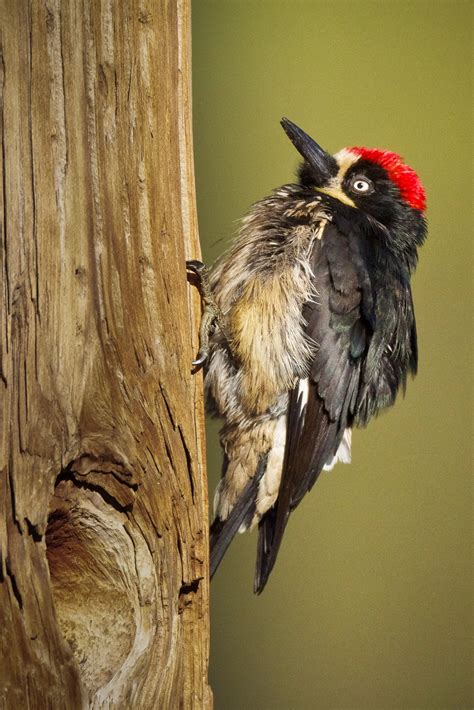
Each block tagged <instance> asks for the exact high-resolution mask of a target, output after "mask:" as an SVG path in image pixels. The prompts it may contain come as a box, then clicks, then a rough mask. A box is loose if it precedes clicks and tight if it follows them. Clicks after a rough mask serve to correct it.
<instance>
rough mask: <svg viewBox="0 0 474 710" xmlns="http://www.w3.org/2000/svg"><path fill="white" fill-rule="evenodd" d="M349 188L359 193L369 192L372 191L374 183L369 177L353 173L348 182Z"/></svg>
mask: <svg viewBox="0 0 474 710" xmlns="http://www.w3.org/2000/svg"><path fill="white" fill-rule="evenodd" d="M350 187H351V190H352V191H353V192H357V193H359V194H365V195H367V194H369V193H371V192H373V191H374V184H373V182H372V180H369V178H366V177H361V176H360V175H355V176H354V177H353V178H352V180H351V184H350Z"/></svg>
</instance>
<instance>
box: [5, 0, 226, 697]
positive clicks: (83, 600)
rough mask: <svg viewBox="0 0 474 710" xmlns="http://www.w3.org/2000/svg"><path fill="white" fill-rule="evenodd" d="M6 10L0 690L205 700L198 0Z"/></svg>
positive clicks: (18, 0) (56, 0) (15, 0)
mask: <svg viewBox="0 0 474 710" xmlns="http://www.w3.org/2000/svg"><path fill="white" fill-rule="evenodd" d="M0 27H1V30H0V31H1V53H2V58H1V61H0V70H1V77H0V86H1V90H2V104H1V115H0V119H1V137H2V176H3V188H2V191H1V193H2V206H1V210H0V215H1V221H2V233H1V242H0V243H1V251H0V255H1V281H0V319H1V320H0V333H1V335H0V399H1V402H0V407H1V409H0V431H1V436H2V439H1V448H0V552H1V559H0V625H1V632H0V654H1V659H2V660H1V663H0V707H7V708H23V707H30V708H43V707H44V708H79V707H82V706H85V707H134V708H155V707H156V708H168V707H170V708H175V707H185V708H200V707H204V708H207V707H210V706H211V705H212V700H211V694H210V691H209V688H208V684H207V663H208V646H209V620H208V598H209V586H208V538H207V493H206V485H205V483H206V481H205V469H204V435H203V431H204V429H203V405H202V378H201V376H200V375H199V376H197V377H193V376H192V375H191V372H190V363H191V360H192V357H193V354H194V352H195V351H196V332H197V322H198V318H199V300H198V297H197V295H196V294H195V293H193V292H192V291H191V289H190V288H189V287H188V286H187V284H186V275H185V259H186V258H199V244H198V237H197V226H196V211H195V194H194V174H193V160H192V129H191V105H190V104H191V98H190V38H189V33H190V26H189V6H188V2H187V0H179V1H176V0H151V1H150V2H147V3H144V2H138V1H135V0H132V1H131V2H118V1H112V0H96V1H87V0H84V1H83V2H81V0H75V1H74V0H48V1H40V0H38V1H35V0H30V1H28V0H2V3H1V25H0Z"/></svg>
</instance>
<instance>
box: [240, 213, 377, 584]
mask: <svg viewBox="0 0 474 710" xmlns="http://www.w3.org/2000/svg"><path fill="white" fill-rule="evenodd" d="M360 244H361V242H360V239H359V238H358V235H357V234H354V233H352V232H351V231H350V226H349V225H348V228H347V232H346V233H344V232H343V231H341V230H339V229H337V228H336V226H335V225H334V224H329V225H328V226H327V227H326V229H325V231H324V235H323V238H322V240H321V241H317V242H316V243H315V245H314V248H313V252H312V255H311V268H312V272H313V274H314V283H315V287H316V291H317V296H316V298H315V302H311V303H307V304H306V305H305V307H304V315H305V320H306V322H307V327H306V332H307V334H308V337H309V338H311V339H312V340H313V342H314V343H315V344H316V351H315V355H314V359H313V362H312V365H311V372H310V376H309V378H308V382H307V385H306V386H307V398H306V396H305V397H304V396H303V394H302V392H301V388H299V387H296V388H295V390H293V391H292V392H291V393H290V398H289V406H288V418H287V434H286V449H285V460H284V463H283V472H282V478H281V483H280V490H279V494H278V499H277V501H276V503H275V505H274V506H273V508H272V509H271V510H269V511H268V512H267V513H266V514H265V515H264V517H263V518H262V520H261V521H260V524H259V539H258V549H257V565H256V572H255V583H254V589H255V592H256V593H260V592H261V591H262V590H263V588H264V586H265V584H266V582H267V580H268V577H269V575H270V572H271V571H272V568H273V565H274V564H275V560H276V557H277V554H278V550H279V547H280V543H281V540H282V537H283V533H284V530H285V527H286V524H287V522H288V518H289V516H290V513H291V511H292V510H294V508H296V506H297V505H298V503H299V502H300V501H301V499H302V498H303V496H304V495H305V493H306V492H307V491H309V490H310V488H311V487H312V486H313V485H314V483H315V481H316V479H317V478H318V476H319V474H320V472H321V470H322V468H323V466H324V465H325V464H326V463H327V462H328V461H330V460H331V458H332V456H333V455H334V454H335V453H336V451H337V449H338V446H339V444H340V442H341V439H342V436H343V434H344V430H345V429H346V427H347V426H351V424H352V421H353V417H354V412H355V407H356V401H357V396H358V392H359V384H360V380H361V369H362V364H363V361H364V358H365V355H366V353H367V350H368V347H369V343H370V339H371V335H372V332H373V328H374V325H375V315H374V300H373V295H372V286H371V282H370V277H369V274H368V271H367V268H366V265H365V263H364V257H363V255H362V254H361V251H360ZM305 399H306V402H305Z"/></svg>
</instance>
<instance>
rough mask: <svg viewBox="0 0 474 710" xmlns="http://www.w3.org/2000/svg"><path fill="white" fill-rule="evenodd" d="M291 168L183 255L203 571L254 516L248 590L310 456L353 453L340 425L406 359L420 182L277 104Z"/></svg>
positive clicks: (276, 539)
mask: <svg viewBox="0 0 474 710" xmlns="http://www.w3.org/2000/svg"><path fill="white" fill-rule="evenodd" d="M281 124H282V126H283V129H284V130H285V132H286V134H287V136H288V137H289V139H290V140H291V142H292V143H293V145H294V146H295V148H296V149H297V150H298V151H299V153H300V154H301V156H302V157H303V162H302V164H301V166H300V168H299V173H298V182H296V183H292V184H288V185H283V186H282V187H279V188H277V189H276V190H274V191H273V193H272V194H271V195H270V196H268V197H265V198H264V199H263V200H261V201H260V202H257V203H256V204H255V205H254V206H253V207H252V208H251V210H250V212H249V214H248V215H247V216H246V217H245V218H244V220H243V222H242V226H241V229H240V232H239V235H238V237H237V239H236V240H235V242H234V243H233V245H232V246H231V248H230V250H229V251H228V252H227V253H226V254H225V255H224V256H223V257H222V258H221V259H220V261H219V262H218V263H217V265H216V266H215V267H214V268H213V269H212V270H210V271H209V272H208V271H207V269H206V267H204V265H202V264H201V263H200V262H188V269H189V271H190V272H191V273H193V274H194V278H195V280H196V281H197V284H198V285H199V286H200V288H201V293H202V295H203V300H204V303H205V312H204V316H203V322H202V327H201V348H200V351H199V354H198V357H197V359H196V360H195V361H194V365H195V366H197V367H199V366H201V365H202V364H205V366H206V374H205V384H206V394H207V402H208V405H209V407H210V409H211V411H212V412H213V413H214V414H216V415H218V416H220V417H223V419H224V426H223V428H222V430H221V433H220V438H221V443H222V446H223V449H224V464H223V471H222V478H221V480H220V483H219V485H218V486H217V490H216V493H215V501H214V505H215V519H214V522H213V524H212V526H211V575H212V574H213V573H214V572H215V570H216V568H217V566H218V564H219V562H220V561H221V559H222V556H223V555H224V553H225V551H226V549H227V547H228V546H229V544H230V542H231V540H232V538H233V537H234V535H235V533H236V532H237V531H238V530H239V531H244V530H246V529H248V528H252V527H253V526H255V525H257V524H258V547H257V564H256V572H255V583H254V591H255V592H256V593H260V592H261V591H262V590H263V588H264V586H265V584H266V582H267V580H268V577H269V575H270V572H271V570H272V568H273V566H274V564H275V560H276V556H277V553H278V550H279V547H280V544H281V540H282V537H283V533H284V530H285V527H286V524H287V522H288V518H289V515H290V513H291V512H292V511H293V510H294V508H296V506H297V505H298V503H299V502H300V501H301V499H302V498H303V496H304V495H305V493H306V492H307V491H309V490H310V489H311V488H312V486H313V485H314V483H315V481H316V480H317V478H318V476H319V474H320V473H321V471H322V470H330V469H332V468H333V466H334V465H335V464H336V463H337V462H338V461H340V462H343V463H349V462H350V459H351V431H352V427H354V426H365V425H366V424H367V422H368V421H369V419H370V418H371V417H372V416H374V415H376V414H377V413H378V412H379V411H380V410H381V409H383V408H384V407H388V406H390V405H392V404H393V403H394V401H395V398H396V395H397V392H398V390H399V389H400V387H401V388H402V389H403V388H404V387H405V384H406V379H407V375H408V373H411V374H415V373H416V369H417V338H416V326H415V315H414V310H413V300H412V294H411V288H410V277H411V274H412V272H413V270H414V268H415V266H416V262H417V248H418V247H419V246H421V245H422V244H423V241H424V239H425V235H426V222H425V218H424V215H423V213H424V209H425V193H424V190H423V187H422V185H421V182H420V180H419V178H418V177H417V175H416V173H415V172H414V171H413V170H412V169H411V168H409V167H408V166H407V165H405V164H404V163H403V161H402V159H401V158H400V156H399V155H397V154H395V153H392V152H389V151H386V150H378V149H367V148H360V147H356V148H344V149H343V150H341V151H339V152H338V153H336V154H335V155H334V156H332V155H330V154H329V153H327V152H326V151H325V150H323V149H322V148H321V147H320V146H319V145H318V144H317V143H316V142H315V141H314V140H313V139H312V138H311V137H310V136H309V135H307V134H306V133H305V132H304V131H303V130H301V129H300V128H299V127H298V126H296V125H295V124H294V123H292V122H291V121H289V120H288V119H286V118H284V119H282V121H281Z"/></svg>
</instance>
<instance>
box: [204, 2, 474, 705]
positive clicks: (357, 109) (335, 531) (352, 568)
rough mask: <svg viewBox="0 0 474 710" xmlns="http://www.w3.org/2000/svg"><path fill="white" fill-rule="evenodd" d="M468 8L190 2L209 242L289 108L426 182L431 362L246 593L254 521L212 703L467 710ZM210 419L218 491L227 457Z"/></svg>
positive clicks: (274, 149)
mask: <svg viewBox="0 0 474 710" xmlns="http://www.w3.org/2000/svg"><path fill="white" fill-rule="evenodd" d="M472 7H473V6H472V4H471V3H468V2H454V1H450V2H439V1H438V2H437V1H436V0H435V1H434V2H424V1H423V2H418V1H412V2H395V1H392V2H388V1H380V2H366V1H357V0H355V1H352V2H342V1H339V2H337V1H333V2H322V1H320V0H313V1H312V2H310V1H307V2H303V1H301V2H299V1H297V0H293V1H290V0H287V1H286V2H283V1H278V0H267V1H262V0H261V1H260V2H258V1H257V0H254V1H247V2H243V1H242V2H238V1H234V2H231V1H230V0H227V1H224V0H215V1H211V0H195V2H193V8H192V10H193V81H194V98H193V101H194V107H193V110H194V140H195V158H196V175H197V195H198V210H199V226H200V234H201V241H202V245H203V252H204V257H205V259H206V260H207V261H208V262H209V261H212V260H214V258H215V257H217V256H218V254H220V253H221V252H222V251H223V250H224V249H225V247H226V245H227V244H228V243H229V240H230V239H231V237H232V235H233V234H234V233H235V231H236V229H237V227H238V224H237V220H238V219H239V218H240V217H241V216H242V215H243V214H244V213H245V211H246V210H247V209H248V206H249V205H250V204H251V203H252V202H254V201H255V200H257V199H259V198H261V197H263V196H264V195H265V194H267V193H268V192H269V191H270V190H271V189H272V188H274V187H276V186H278V185H280V184H282V183H284V182H288V181H291V180H292V178H293V175H294V170H295V167H296V164H297V154H296V152H295V150H294V149H293V148H292V146H291V145H290V143H289V141H288V140H287V139H286V137H285V135H284V133H283V131H282V130H281V128H280V126H279V119H280V117H281V116H284V115H286V116H288V117H289V118H291V119H292V120H293V121H295V122H296V123H298V124H299V125H300V126H302V127H303V128H304V129H305V130H307V131H308V132H309V133H310V134H311V135H312V136H313V137H314V138H315V139H316V140H317V141H318V142H319V143H321V145H323V147H325V148H326V149H328V150H330V151H331V152H335V151H336V150H338V149H339V148H341V147H343V146H345V145H367V146H369V147H385V148H389V149H391V150H395V151H397V152H399V153H401V154H402V155H403V156H404V157H405V159H406V161H407V162H408V163H409V164H410V165H412V166H413V167H414V168H415V169H416V170H417V172H418V173H419V175H420V176H421V178H422V180H423V182H424V184H425V187H426V190H427V196H428V212H427V215H428V219H429V239H428V242H427V244H426V246H425V247H424V248H423V249H422V250H421V253H420V264H419V268H418V270H417V273H416V275H415V278H414V298H415V305H416V313H417V320H418V332H419V345H420V364H419V375H418V377H417V378H416V379H415V380H414V381H412V382H410V383H409V385H408V391H407V395H406V398H405V399H403V397H400V398H399V400H398V401H397V403H396V406H395V407H394V408H393V409H392V410H391V411H389V412H388V413H385V414H384V415H382V416H381V417H379V419H377V420H376V421H373V422H371V423H370V424H369V427H368V428H367V429H366V430H363V431H357V432H356V433H355V435H354V441H353V463H352V465H350V466H343V465H338V466H337V467H336V468H335V469H334V470H333V471H332V472H331V473H325V474H324V475H322V476H321V478H320V479H319V481H318V483H317V485H316V486H315V488H314V489H313V491H312V492H311V493H310V494H309V495H308V496H306V498H305V499H304V501H303V502H302V504H301V505H300V507H299V508H298V509H297V511H296V512H295V513H294V514H293V515H292V517H291V519H290V523H289V526H288V529H287V532H286V537H285V539H284V541H283V546H282V549H281V552H280V556H279V559H278V561H277V565H276V568H275V570H274V572H273V574H272V576H271V578H270V581H269V584H268V586H267V588H266V589H265V591H264V593H263V595H262V596H260V597H255V596H254V595H253V594H252V580H253V567H254V560H255V548H256V535H255V533H252V534H247V535H243V536H238V537H237V539H236V540H235V541H234V543H233V545H232V547H231V549H230V551H229V552H228V554H227V557H226V558H225V559H224V562H223V563H222V566H221V568H220V569H219V571H218V573H217V575H216V577H215V579H214V581H213V584H212V651H211V672H210V676H211V683H212V687H213V689H214V694H215V704H216V708H217V710H232V709H247V708H248V709H249V710H254V709H255V710H266V709H267V708H268V709H270V708H285V709H288V710H300V709H306V708H308V709H309V708H314V709H316V710H320V709H324V710H326V709H329V708H338V709H342V708H348V709H349V708H350V709H353V708H362V709H364V710H365V709H367V710H369V709H372V708H373V709H377V710H381V709H382V708H387V709H388V708H401V709H406V708H430V709H431V708H445V709H447V708H466V709H467V708H472V707H474V697H473V690H472V676H473V665H472V648H473V646H472V622H473V614H472V599H473V595H472V591H473V589H472V587H473V567H472V565H473V559H472V542H473V537H472V518H473V505H472V503H473V497H472V481H471V475H472V469H471V462H472V458H471V445H472V444H471V441H472V428H471V422H472V408H471V405H472V399H471V393H472V388H471V385H472V380H471V379H470V377H471V374H470V373H471V363H470V360H471V352H472V319H471V312H472V311H471V302H472V301H471V298H472V294H471V290H470V284H471V278H472V277H471V268H472V264H471V243H472V240H473V229H472V224H471V223H470V220H471V214H472V201H471V195H472V174H471V173H470V169H471V167H472V148H473V146H472V140H471V138H472V114H471V115H470V113H469V112H470V106H471V101H472V94H471V84H470V72H471V61H472V59H471V56H470V40H471V36H470V32H471V21H472V17H471V11H472ZM217 430H218V424H217V423H216V422H211V423H210V426H209V441H208V455H209V475H210V486H211V489H212V490H213V488H214V486H215V483H216V481H217V479H218V476H219V467H220V460H221V453H220V448H219V443H218V439H217Z"/></svg>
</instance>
